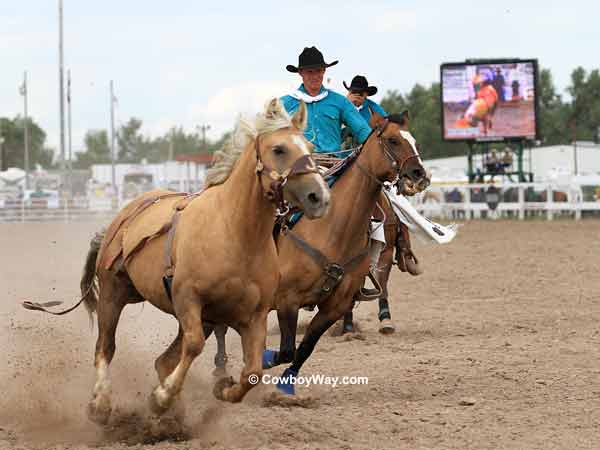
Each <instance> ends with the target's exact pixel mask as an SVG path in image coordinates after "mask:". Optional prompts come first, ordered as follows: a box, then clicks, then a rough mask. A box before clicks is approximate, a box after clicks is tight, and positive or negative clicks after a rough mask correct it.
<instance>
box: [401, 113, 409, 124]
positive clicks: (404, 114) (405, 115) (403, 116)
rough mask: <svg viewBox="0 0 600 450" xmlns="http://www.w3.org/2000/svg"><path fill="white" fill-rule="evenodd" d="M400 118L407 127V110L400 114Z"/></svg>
mask: <svg viewBox="0 0 600 450" xmlns="http://www.w3.org/2000/svg"><path fill="white" fill-rule="evenodd" d="M400 117H402V120H403V121H404V124H405V125H406V126H408V122H409V121H410V116H409V114H408V109H405V110H404V111H402V112H401V113H400Z"/></svg>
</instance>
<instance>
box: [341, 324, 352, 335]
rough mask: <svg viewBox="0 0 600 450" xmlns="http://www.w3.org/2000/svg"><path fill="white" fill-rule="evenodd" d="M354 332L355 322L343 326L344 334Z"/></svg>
mask: <svg viewBox="0 0 600 450" xmlns="http://www.w3.org/2000/svg"><path fill="white" fill-rule="evenodd" d="M348 333H354V324H352V323H349V324H344V326H343V327H342V334H348Z"/></svg>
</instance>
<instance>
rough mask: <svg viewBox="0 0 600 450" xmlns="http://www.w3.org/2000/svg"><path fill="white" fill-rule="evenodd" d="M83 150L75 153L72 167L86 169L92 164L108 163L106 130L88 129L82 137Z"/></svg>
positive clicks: (108, 148) (108, 151) (108, 150)
mask: <svg viewBox="0 0 600 450" xmlns="http://www.w3.org/2000/svg"><path fill="white" fill-rule="evenodd" d="M84 143H85V151H84V152H81V153H76V154H75V158H76V159H75V161H74V162H73V167H75V168H76V169H88V168H89V167H90V166H91V165H92V164H108V163H110V146H109V145H108V133H107V132H106V130H89V131H88V132H87V133H86V134H85V138H84Z"/></svg>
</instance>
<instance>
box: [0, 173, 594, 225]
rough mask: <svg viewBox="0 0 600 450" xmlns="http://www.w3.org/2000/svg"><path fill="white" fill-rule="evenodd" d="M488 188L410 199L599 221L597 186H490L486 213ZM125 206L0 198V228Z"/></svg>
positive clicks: (433, 211) (510, 214)
mask: <svg viewBox="0 0 600 450" xmlns="http://www.w3.org/2000/svg"><path fill="white" fill-rule="evenodd" d="M490 186H491V185H490V184H444V185H432V186H430V187H429V188H428V189H427V190H426V191H425V192H423V193H421V194H418V195H416V196H414V197H411V202H412V203H413V205H414V206H415V207H416V208H417V210H418V211H419V212H421V213H422V214H423V215H424V216H425V217H430V218H432V219H434V218H435V219H447V220H471V219H498V218H513V219H521V220H522V219H526V218H535V217H538V218H544V219H548V220H552V219H554V218H557V217H565V218H573V219H575V220H579V219H581V218H582V217H583V218H586V217H597V218H600V189H599V188H598V187H597V186H582V185H573V184H570V185H560V184H552V183H512V184H504V185H499V184H498V185H494V187H495V188H497V189H498V192H497V195H496V196H495V197H496V198H497V199H498V200H499V202H498V204H497V207H496V209H495V210H494V209H492V208H490V204H488V201H489V200H490V199H491V197H490V196H489V195H487V194H486V193H487V192H488V190H489V188H490ZM125 204H126V202H122V201H121V202H117V201H116V200H113V199H111V198H110V197H103V198H93V197H80V198H76V199H69V200H67V199H62V198H50V199H31V200H27V201H21V200H7V199H0V223H11V222H12V223H15V222H81V221H102V222H108V221H110V220H111V219H112V218H113V217H114V216H115V214H116V213H117V212H118V210H119V209H120V208H122V207H123V206H124V205H125Z"/></svg>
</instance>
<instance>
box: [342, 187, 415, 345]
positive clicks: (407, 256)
mask: <svg viewBox="0 0 600 450" xmlns="http://www.w3.org/2000/svg"><path fill="white" fill-rule="evenodd" d="M373 217H374V219H376V220H378V221H380V222H383V230H384V234H385V245H384V246H383V248H382V250H381V254H380V256H379V260H378V262H377V267H376V270H375V276H376V278H377V281H378V282H379V285H380V286H381V295H380V297H379V299H378V301H379V305H378V306H379V312H378V315H377V317H378V319H379V332H380V333H382V334H391V333H394V332H395V328H394V325H393V323H392V313H391V311H390V305H389V302H388V296H389V292H388V287H387V285H388V280H389V278H390V272H391V270H392V267H393V266H394V265H396V266H397V267H398V269H399V270H400V271H401V272H408V273H410V274H411V275H414V276H416V275H420V274H421V273H422V269H421V267H420V266H419V263H418V260H417V258H416V256H415V255H414V254H413V252H412V249H411V245H410V235H409V231H408V228H407V226H406V225H404V224H403V223H402V222H400V220H399V219H398V217H396V214H395V213H394V210H393V208H392V205H391V203H390V201H389V200H388V198H387V196H386V195H385V194H383V193H382V194H381V196H380V198H379V201H378V202H377V208H375V211H374V213H373ZM394 252H395V254H396V259H395V260H394ZM353 319H354V316H353V313H352V311H348V312H347V313H346V314H344V323H343V325H342V333H352V332H354V323H353Z"/></svg>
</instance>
